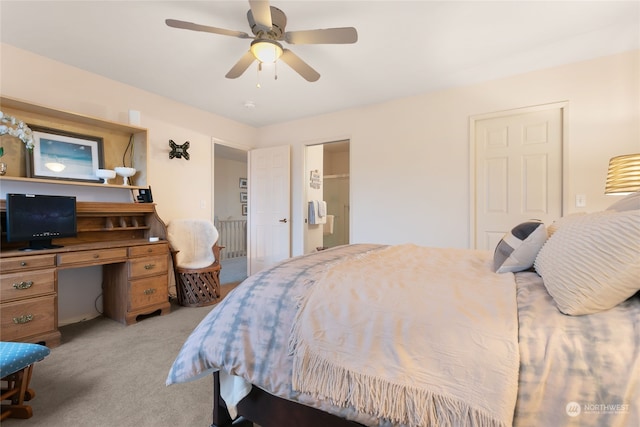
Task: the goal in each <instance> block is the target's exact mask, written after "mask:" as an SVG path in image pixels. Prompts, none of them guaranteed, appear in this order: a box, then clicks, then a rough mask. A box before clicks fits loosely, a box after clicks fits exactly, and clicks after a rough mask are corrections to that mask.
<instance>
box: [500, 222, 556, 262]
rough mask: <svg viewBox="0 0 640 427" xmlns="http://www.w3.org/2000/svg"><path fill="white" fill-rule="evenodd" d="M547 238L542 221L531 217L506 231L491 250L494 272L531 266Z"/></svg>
mask: <svg viewBox="0 0 640 427" xmlns="http://www.w3.org/2000/svg"><path fill="white" fill-rule="evenodd" d="M546 240H547V231H546V229H545V226H544V224H543V223H542V221H540V220H537V219H531V220H529V221H527V222H523V223H522V224H518V225H517V226H515V227H513V229H512V230H511V231H510V232H508V233H506V234H505V235H504V237H502V239H501V240H500V241H499V242H498V245H497V246H496V249H495V250H494V252H493V270H494V271H495V272H496V273H509V272H517V271H524V270H527V269H529V268H531V267H532V266H533V262H534V261H535V259H536V256H537V255H538V251H539V250H540V248H541V247H542V245H544V242H545V241H546Z"/></svg>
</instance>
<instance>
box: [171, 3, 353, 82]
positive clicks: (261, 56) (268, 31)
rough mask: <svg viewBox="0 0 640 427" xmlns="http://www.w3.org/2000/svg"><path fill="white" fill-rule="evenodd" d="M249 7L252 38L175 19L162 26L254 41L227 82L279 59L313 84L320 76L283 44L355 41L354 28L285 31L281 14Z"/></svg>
mask: <svg viewBox="0 0 640 427" xmlns="http://www.w3.org/2000/svg"><path fill="white" fill-rule="evenodd" d="M249 5H250V9H249V11H248V12H247V20H248V21H249V26H250V27H251V32H252V33H253V36H251V35H249V34H247V33H245V32H242V31H234V30H226V29H223V28H216V27H210V26H207V25H200V24H194V23H193V22H186V21H179V20H177V19H167V20H165V23H166V24H167V25H168V26H170V27H173V28H180V29H185V30H193V31H202V32H206V33H213V34H221V35H223V36H231V37H238V38H241V39H253V41H252V42H251V46H250V48H249V50H248V51H247V52H246V53H245V54H244V55H243V56H242V57H241V58H240V60H239V61H238V62H237V63H236V64H235V65H234V66H233V67H232V68H231V70H229V72H228V73H227V74H226V76H225V77H227V78H228V79H235V78H238V77H240V76H241V75H242V73H244V72H245V71H246V70H247V68H249V66H250V65H251V64H252V63H253V61H255V60H257V61H258V66H259V67H261V66H262V63H265V62H267V63H268V62H276V61H277V60H278V59H281V60H282V61H283V62H284V63H286V64H287V65H288V66H289V67H291V68H292V69H293V70H294V71H296V72H297V73H298V74H300V75H301V76H302V77H303V78H304V79H306V80H307V81H310V82H315V81H317V80H318V79H319V78H320V74H319V73H318V72H317V71H316V70H314V69H313V68H312V67H311V66H309V65H308V64H307V63H306V62H304V61H303V60H302V59H300V57H299V56H298V55H296V54H295V53H293V52H292V51H290V50H289V49H287V48H283V47H282V44H281V42H282V41H284V42H286V43H289V44H349V43H355V42H356V41H358V32H357V31H356V29H355V28H353V27H340V28H327V29H318V30H303V31H285V27H286V25H287V16H286V15H285V14H284V12H283V11H281V10H280V9H278V8H277V7H273V6H270V5H269V2H268V1H264V0H253V1H252V0H249Z"/></svg>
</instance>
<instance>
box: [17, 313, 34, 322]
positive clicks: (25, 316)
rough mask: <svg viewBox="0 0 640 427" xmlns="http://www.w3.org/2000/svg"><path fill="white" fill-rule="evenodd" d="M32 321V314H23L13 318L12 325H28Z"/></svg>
mask: <svg viewBox="0 0 640 427" xmlns="http://www.w3.org/2000/svg"><path fill="white" fill-rule="evenodd" d="M32 320H33V314H23V315H22V316H20V317H14V318H13V323H15V324H16V325H22V324H24V323H29V322H31V321H32Z"/></svg>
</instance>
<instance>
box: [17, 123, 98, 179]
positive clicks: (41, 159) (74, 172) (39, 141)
mask: <svg viewBox="0 0 640 427" xmlns="http://www.w3.org/2000/svg"><path fill="white" fill-rule="evenodd" d="M29 127H30V128H31V130H32V131H33V142H34V146H33V150H31V152H30V154H29V159H28V160H29V161H28V168H27V175H28V176H29V177H31V178H46V179H59V180H66V181H84V182H102V181H101V179H100V178H98V177H97V176H96V170H97V169H102V167H103V139H102V138H101V137H97V136H91V135H82V134H78V133H73V132H67V131H63V130H58V129H51V128H45V127H40V126H33V125H29Z"/></svg>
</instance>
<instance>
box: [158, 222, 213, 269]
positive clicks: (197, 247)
mask: <svg viewBox="0 0 640 427" xmlns="http://www.w3.org/2000/svg"><path fill="white" fill-rule="evenodd" d="M167 239H168V240H169V243H170V244H171V247H172V248H173V249H174V250H177V251H179V252H178V253H177V254H176V264H177V266H178V267H182V268H204V267H208V266H210V265H211V264H213V263H214V262H215V257H214V255H213V251H212V249H211V248H212V247H213V245H215V243H216V242H217V241H218V230H216V227H215V226H214V225H213V223H212V222H211V221H209V220H205V219H174V220H171V222H169V225H168V226H167Z"/></svg>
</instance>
